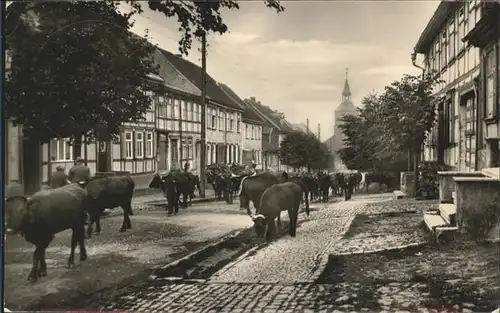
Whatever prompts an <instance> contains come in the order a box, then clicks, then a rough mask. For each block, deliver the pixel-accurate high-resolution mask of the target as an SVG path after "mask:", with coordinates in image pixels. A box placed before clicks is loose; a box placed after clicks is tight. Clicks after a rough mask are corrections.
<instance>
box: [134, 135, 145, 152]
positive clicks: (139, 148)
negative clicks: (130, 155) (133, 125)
mask: <svg viewBox="0 0 500 313" xmlns="http://www.w3.org/2000/svg"><path fill="white" fill-rule="evenodd" d="M135 157H136V158H143V157H144V134H143V133H142V132H137V133H135Z"/></svg>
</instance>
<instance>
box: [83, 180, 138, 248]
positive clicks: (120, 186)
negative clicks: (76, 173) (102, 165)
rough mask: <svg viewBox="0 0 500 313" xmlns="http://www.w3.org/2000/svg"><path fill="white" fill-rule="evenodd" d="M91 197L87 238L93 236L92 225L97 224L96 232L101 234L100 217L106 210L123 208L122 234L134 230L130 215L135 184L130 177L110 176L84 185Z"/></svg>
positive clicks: (131, 213) (88, 208)
mask: <svg viewBox="0 0 500 313" xmlns="http://www.w3.org/2000/svg"><path fill="white" fill-rule="evenodd" d="M84 187H85V189H86V190H87V193H88V195H89V203H88V207H87V210H88V213H89V226H88V227H87V237H89V238H90V237H91V235H92V225H93V224H94V222H95V224H96V229H95V232H96V234H99V233H100V232H101V222H100V215H101V212H102V211H103V210H104V209H107V208H110V209H112V208H116V207H121V208H122V209H123V223H122V226H121V227H120V232H124V231H126V230H127V229H130V228H132V223H131V221H130V217H129V216H130V215H134V213H133V212H132V197H133V195H134V188H135V183H134V181H133V180H132V178H131V177H130V176H108V177H98V178H93V179H91V180H90V181H89V182H87V183H86V184H85V185H84Z"/></svg>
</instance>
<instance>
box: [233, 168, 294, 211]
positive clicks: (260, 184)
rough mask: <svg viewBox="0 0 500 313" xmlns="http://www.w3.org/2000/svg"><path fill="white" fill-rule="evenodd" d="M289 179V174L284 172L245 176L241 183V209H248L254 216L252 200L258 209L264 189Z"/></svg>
mask: <svg viewBox="0 0 500 313" xmlns="http://www.w3.org/2000/svg"><path fill="white" fill-rule="evenodd" d="M286 181H288V174H287V173H286V172H282V173H279V174H274V173H269V172H265V173H261V174H257V175H253V176H247V177H245V178H243V180H242V181H241V185H240V192H239V198H240V209H246V210H247V214H248V215H249V216H252V212H251V211H250V201H251V202H252V203H253V206H254V207H255V209H256V210H258V209H259V206H260V198H261V197H262V194H263V193H264V191H265V190H266V189H267V188H269V187H271V186H272V185H275V184H279V183H283V182H286Z"/></svg>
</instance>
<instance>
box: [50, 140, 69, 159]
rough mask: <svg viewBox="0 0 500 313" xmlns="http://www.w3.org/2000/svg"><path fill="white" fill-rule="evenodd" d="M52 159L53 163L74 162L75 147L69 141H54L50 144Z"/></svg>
mask: <svg viewBox="0 0 500 313" xmlns="http://www.w3.org/2000/svg"><path fill="white" fill-rule="evenodd" d="M50 150H51V151H50V159H51V160H52V161H71V160H73V147H72V146H71V144H70V143H69V139H63V138H60V139H53V140H52V141H51V143H50Z"/></svg>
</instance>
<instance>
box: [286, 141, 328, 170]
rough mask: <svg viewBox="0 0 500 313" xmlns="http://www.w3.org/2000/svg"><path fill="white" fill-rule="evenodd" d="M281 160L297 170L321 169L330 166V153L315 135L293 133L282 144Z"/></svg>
mask: <svg viewBox="0 0 500 313" xmlns="http://www.w3.org/2000/svg"><path fill="white" fill-rule="evenodd" d="M280 160H281V162H282V163H283V164H285V165H288V166H292V167H295V168H301V167H307V169H308V170H311V169H321V168H327V167H328V166H329V163H330V153H329V152H328V149H327V147H326V145H325V144H323V143H321V141H319V139H318V138H317V137H316V136H314V135H313V134H305V133H303V132H293V133H290V134H288V135H287V136H286V137H285V139H284V140H283V141H282V142H281V144H280Z"/></svg>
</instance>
